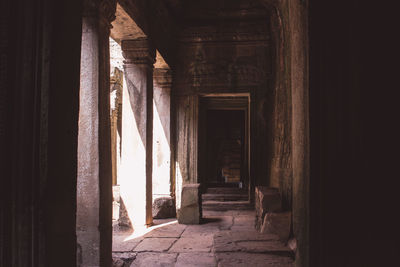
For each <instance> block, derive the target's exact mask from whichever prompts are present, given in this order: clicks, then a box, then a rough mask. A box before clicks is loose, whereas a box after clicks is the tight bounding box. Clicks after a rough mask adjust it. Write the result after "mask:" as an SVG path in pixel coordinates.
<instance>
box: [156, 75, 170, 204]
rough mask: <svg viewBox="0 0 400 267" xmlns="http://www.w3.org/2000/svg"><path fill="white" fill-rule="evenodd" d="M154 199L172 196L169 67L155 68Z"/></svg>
mask: <svg viewBox="0 0 400 267" xmlns="http://www.w3.org/2000/svg"><path fill="white" fill-rule="evenodd" d="M153 80H154V89H153V93H154V101H153V114H154V116H153V201H154V199H156V198H159V197H170V196H171V186H172V184H171V134H170V133H171V131H170V124H171V85H172V75H171V70H170V69H169V68H156V69H154V76H153Z"/></svg>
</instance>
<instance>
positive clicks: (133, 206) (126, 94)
mask: <svg viewBox="0 0 400 267" xmlns="http://www.w3.org/2000/svg"><path fill="white" fill-rule="evenodd" d="M121 48H122V51H123V55H124V57H125V61H124V73H125V80H126V84H127V86H126V87H124V89H123V90H124V91H123V97H122V99H123V105H122V110H123V111H122V113H123V114H122V158H121V165H122V166H121V179H120V192H121V198H122V201H123V202H124V205H125V207H126V211H127V214H128V217H129V219H130V221H131V223H132V225H133V227H134V228H135V229H138V228H141V227H146V226H149V225H151V224H152V222H153V217H152V138H153V64H154V62H155V49H154V48H153V47H152V46H151V45H150V43H149V41H148V40H147V39H146V38H141V39H135V40H123V41H122V43H121Z"/></svg>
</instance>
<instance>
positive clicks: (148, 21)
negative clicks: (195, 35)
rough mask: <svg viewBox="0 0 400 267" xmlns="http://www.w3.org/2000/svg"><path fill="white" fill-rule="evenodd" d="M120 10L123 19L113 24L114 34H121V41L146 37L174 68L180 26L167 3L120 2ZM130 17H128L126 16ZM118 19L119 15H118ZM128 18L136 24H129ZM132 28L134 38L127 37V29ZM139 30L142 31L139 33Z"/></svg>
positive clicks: (146, 1)
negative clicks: (125, 29) (128, 25)
mask: <svg viewBox="0 0 400 267" xmlns="http://www.w3.org/2000/svg"><path fill="white" fill-rule="evenodd" d="M119 5H120V8H119V9H117V12H118V11H119V12H120V13H119V14H122V15H123V17H121V19H120V20H119V19H118V18H117V20H116V23H114V24H115V25H114V24H113V26H114V29H113V32H114V31H115V32H120V33H119V35H120V36H119V37H118V38H119V39H121V40H122V39H136V38H140V37H143V36H140V35H143V34H144V35H145V36H147V38H148V39H149V40H150V41H151V42H152V43H153V44H154V46H155V48H156V49H157V50H158V51H159V53H160V54H161V55H162V57H163V58H164V59H165V61H166V62H167V64H168V65H169V66H170V67H171V68H173V67H174V65H175V62H176V47H177V43H178V42H177V38H176V36H177V32H178V25H177V23H176V20H175V18H174V17H173V16H172V15H171V14H170V13H169V11H168V9H167V7H166V5H165V3H164V2H163V1H160V0H119ZM126 15H128V16H126ZM117 17H118V14H117ZM128 17H129V18H130V19H131V20H132V21H133V22H134V24H135V25H136V26H134V25H133V24H132V23H131V22H129V19H128ZM126 24H130V25H131V26H130V27H131V30H129V31H131V33H130V34H132V35H133V37H134V38H131V37H129V38H128V37H127V34H129V33H127V32H126V31H124V29H123V28H125V27H126V26H127V25H126ZM138 29H140V30H141V32H140V31H138ZM136 35H138V36H137V37H136Z"/></svg>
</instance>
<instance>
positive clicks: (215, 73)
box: [177, 46, 268, 88]
mask: <svg viewBox="0 0 400 267" xmlns="http://www.w3.org/2000/svg"><path fill="white" fill-rule="evenodd" d="M255 48H256V47H247V46H245V47H235V46H234V48H233V49H232V48H231V49H230V50H231V51H234V54H233V53H230V51H227V52H226V51H225V50H227V49H226V48H225V47H224V46H210V47H195V48H189V49H188V50H187V51H186V52H185V53H186V55H185V56H182V58H184V59H185V60H184V62H182V63H181V67H180V68H179V70H178V73H179V75H178V80H177V83H178V84H186V85H190V86H192V87H201V86H224V87H229V88H231V87H236V86H243V85H245V86H257V85H259V84H262V83H264V82H265V81H266V79H267V78H268V68H267V64H266V58H265V54H261V55H257V53H256V52H255V51H256V49H255ZM248 51H250V53H249V52H248ZM192 53H193V54H194V56H188V55H190V54H192ZM206 55H207V57H206ZM259 57H261V58H259Z"/></svg>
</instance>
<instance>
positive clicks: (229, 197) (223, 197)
mask: <svg viewBox="0 0 400 267" xmlns="http://www.w3.org/2000/svg"><path fill="white" fill-rule="evenodd" d="M248 198H249V197H248V195H247V194H246V193H243V194H203V195H202V200H203V201H206V200H214V201H246V200H248Z"/></svg>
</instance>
